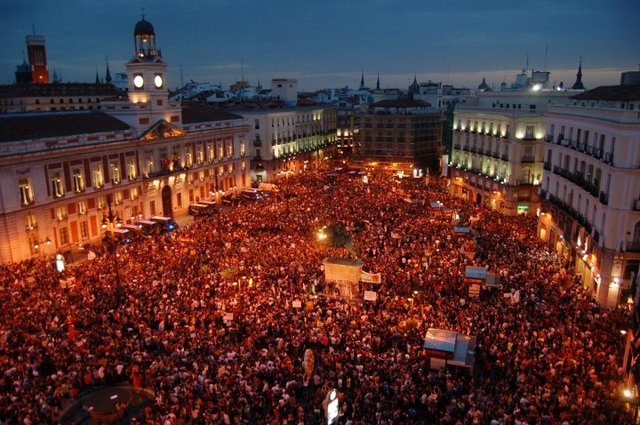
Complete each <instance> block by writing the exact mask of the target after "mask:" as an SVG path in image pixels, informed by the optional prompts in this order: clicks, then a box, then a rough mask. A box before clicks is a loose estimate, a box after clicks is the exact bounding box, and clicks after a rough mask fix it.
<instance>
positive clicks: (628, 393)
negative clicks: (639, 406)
mask: <svg viewBox="0 0 640 425" xmlns="http://www.w3.org/2000/svg"><path fill="white" fill-rule="evenodd" d="M622 395H623V396H624V398H626V399H627V400H631V399H632V398H633V392H632V391H631V390H630V389H629V388H625V389H624V390H622Z"/></svg>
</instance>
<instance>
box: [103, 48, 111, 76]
mask: <svg viewBox="0 0 640 425" xmlns="http://www.w3.org/2000/svg"><path fill="white" fill-rule="evenodd" d="M104 60H105V62H106V63H107V73H106V75H105V77H104V80H105V81H106V82H107V83H111V71H109V56H106V55H105V57H104Z"/></svg>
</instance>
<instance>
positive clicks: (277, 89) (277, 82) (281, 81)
mask: <svg viewBox="0 0 640 425" xmlns="http://www.w3.org/2000/svg"><path fill="white" fill-rule="evenodd" d="M271 99H278V100H281V101H282V102H283V103H284V104H285V106H288V107H293V106H296V104H297V103H298V80H296V79H295V78H274V79H273V80H271Z"/></svg>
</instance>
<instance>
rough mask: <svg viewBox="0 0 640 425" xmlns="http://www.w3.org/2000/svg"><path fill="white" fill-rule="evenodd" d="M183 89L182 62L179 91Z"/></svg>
mask: <svg viewBox="0 0 640 425" xmlns="http://www.w3.org/2000/svg"><path fill="white" fill-rule="evenodd" d="M183 87H184V76H183V75H182V62H180V89H182V88H183Z"/></svg>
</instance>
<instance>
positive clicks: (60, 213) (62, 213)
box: [56, 205, 68, 221]
mask: <svg viewBox="0 0 640 425" xmlns="http://www.w3.org/2000/svg"><path fill="white" fill-rule="evenodd" d="M67 217H68V214H67V207H66V205H63V206H61V207H57V208H56V219H57V220H58V221H62V220H66V218H67Z"/></svg>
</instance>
